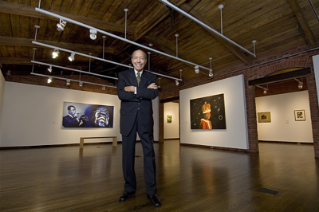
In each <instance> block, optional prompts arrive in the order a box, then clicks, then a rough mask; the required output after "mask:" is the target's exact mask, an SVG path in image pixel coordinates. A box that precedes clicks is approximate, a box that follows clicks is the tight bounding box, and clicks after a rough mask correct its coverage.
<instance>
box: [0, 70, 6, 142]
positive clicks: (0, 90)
mask: <svg viewBox="0 0 319 212" xmlns="http://www.w3.org/2000/svg"><path fill="white" fill-rule="evenodd" d="M4 84H5V80H4V77H3V75H2V71H1V69H0V120H1V114H2V102H3V94H4ZM1 134H2V133H1V125H0V135H1ZM0 144H1V136H0Z"/></svg>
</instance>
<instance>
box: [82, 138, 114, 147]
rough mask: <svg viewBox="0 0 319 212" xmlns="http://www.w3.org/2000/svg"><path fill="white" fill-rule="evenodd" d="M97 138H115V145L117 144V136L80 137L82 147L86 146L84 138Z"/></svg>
mask: <svg viewBox="0 0 319 212" xmlns="http://www.w3.org/2000/svg"><path fill="white" fill-rule="evenodd" d="M96 138H113V142H112V143H113V146H117V136H105V137H80V149H83V147H84V139H96Z"/></svg>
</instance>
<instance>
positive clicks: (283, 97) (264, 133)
mask: <svg viewBox="0 0 319 212" xmlns="http://www.w3.org/2000/svg"><path fill="white" fill-rule="evenodd" d="M294 110H305V117H306V120H305V121H296V120H295V115H294ZM256 112H257V118H258V112H270V116H271V122H265V123H258V121H257V130H258V140H262V141H284V142H300V143H302V142H306V143H313V137H312V125H311V117H310V106H309V94H308V91H300V92H293V93H285V94H279V95H272V96H264V97H257V98H256Z"/></svg>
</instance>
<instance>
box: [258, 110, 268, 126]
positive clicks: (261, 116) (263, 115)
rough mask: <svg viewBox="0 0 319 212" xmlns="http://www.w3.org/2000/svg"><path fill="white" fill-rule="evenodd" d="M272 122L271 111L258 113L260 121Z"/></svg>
mask: <svg viewBox="0 0 319 212" xmlns="http://www.w3.org/2000/svg"><path fill="white" fill-rule="evenodd" d="M264 122H271V115H270V112H260V113H258V123H264Z"/></svg>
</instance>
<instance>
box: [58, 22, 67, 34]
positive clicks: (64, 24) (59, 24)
mask: <svg viewBox="0 0 319 212" xmlns="http://www.w3.org/2000/svg"><path fill="white" fill-rule="evenodd" d="M56 26H57V30H58V31H59V32H62V31H63V30H64V27H65V26H66V21H64V20H62V19H60V23H58V24H57V25H56Z"/></svg>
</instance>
